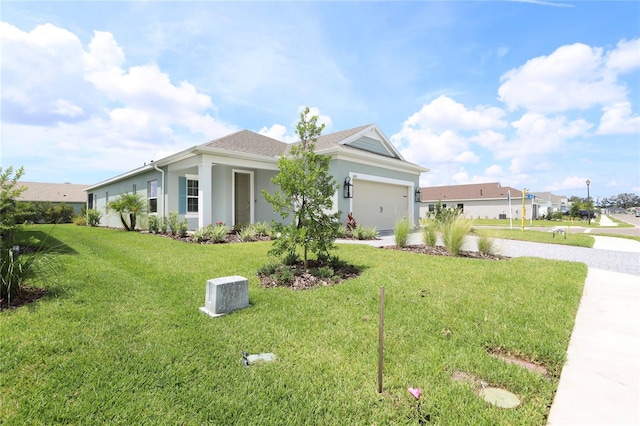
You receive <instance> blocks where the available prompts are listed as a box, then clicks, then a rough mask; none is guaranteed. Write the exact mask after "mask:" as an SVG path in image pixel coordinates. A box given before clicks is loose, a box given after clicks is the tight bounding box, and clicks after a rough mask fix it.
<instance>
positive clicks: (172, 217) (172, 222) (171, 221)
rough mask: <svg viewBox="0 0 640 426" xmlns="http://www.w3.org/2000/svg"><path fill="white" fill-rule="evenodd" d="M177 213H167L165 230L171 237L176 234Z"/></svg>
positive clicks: (177, 225) (177, 224)
mask: <svg viewBox="0 0 640 426" xmlns="http://www.w3.org/2000/svg"><path fill="white" fill-rule="evenodd" d="M178 227H179V223H178V212H171V213H169V218H168V219H167V228H168V230H169V232H170V233H171V234H172V235H176V234H177V233H178Z"/></svg>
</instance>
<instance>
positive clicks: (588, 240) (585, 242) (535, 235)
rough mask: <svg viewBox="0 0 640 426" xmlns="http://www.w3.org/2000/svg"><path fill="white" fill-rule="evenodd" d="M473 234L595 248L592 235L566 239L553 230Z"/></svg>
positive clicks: (508, 230) (575, 235) (478, 230)
mask: <svg viewBox="0 0 640 426" xmlns="http://www.w3.org/2000/svg"><path fill="white" fill-rule="evenodd" d="M472 233H473V234H475V235H485V236H490V237H491V238H501V239H506V240H520V241H531V242H535V243H549V244H562V245H568V246H576V247H593V244H594V242H595V240H594V238H593V237H592V236H590V235H591V234H571V233H568V234H567V238H566V239H565V238H564V236H562V235H556V236H555V237H554V235H553V233H552V232H551V230H549V231H532V230H525V231H522V230H520V229H499V228H491V229H482V228H481V229H478V228H473V229H472Z"/></svg>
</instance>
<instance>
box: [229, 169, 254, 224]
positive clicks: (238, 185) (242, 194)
mask: <svg viewBox="0 0 640 426" xmlns="http://www.w3.org/2000/svg"><path fill="white" fill-rule="evenodd" d="M233 190H234V191H233V192H234V200H233V201H234V213H233V214H234V216H233V224H234V225H246V224H249V223H251V175H250V174H249V173H239V172H235V173H234V187H233Z"/></svg>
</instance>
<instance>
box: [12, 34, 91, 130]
mask: <svg viewBox="0 0 640 426" xmlns="http://www.w3.org/2000/svg"><path fill="white" fill-rule="evenodd" d="M0 42H1V43H2V94H1V96H2V103H3V113H2V116H3V121H6V122H14V123H33V124H43V125H49V124H52V123H56V122H58V121H77V120H78V119H80V118H82V117H83V116H85V115H87V114H88V113H90V111H91V108H92V107H91V103H90V101H89V99H88V96H86V93H87V91H91V88H90V85H88V84H87V83H86V82H84V80H83V71H82V46H81V43H80V40H79V39H78V37H76V36H75V35H74V34H72V33H71V32H69V31H67V30H65V29H62V28H58V27H55V26H54V25H51V24H44V25H39V26H37V27H35V28H34V29H33V31H31V32H24V31H21V30H20V29H18V28H16V27H14V26H12V25H11V24H8V23H6V22H0Z"/></svg>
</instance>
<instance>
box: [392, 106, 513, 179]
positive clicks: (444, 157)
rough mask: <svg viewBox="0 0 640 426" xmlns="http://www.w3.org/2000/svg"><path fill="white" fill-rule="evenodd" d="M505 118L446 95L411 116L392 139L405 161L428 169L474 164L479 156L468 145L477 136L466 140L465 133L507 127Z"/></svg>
mask: <svg viewBox="0 0 640 426" xmlns="http://www.w3.org/2000/svg"><path fill="white" fill-rule="evenodd" d="M503 115H504V111H502V110H501V109H499V108H495V107H486V106H478V107H476V108H475V109H467V108H466V107H465V106H464V105H463V104H460V103H458V102H456V101H454V100H453V99H451V98H449V97H447V96H439V97H438V98H436V99H434V100H433V101H431V102H430V103H429V104H425V105H423V106H422V108H421V109H420V111H418V112H416V113H414V114H412V115H411V116H410V117H409V118H408V119H407V120H406V121H405V122H404V123H403V125H402V129H401V130H400V131H399V132H398V133H396V134H394V135H392V136H391V138H390V139H391V142H392V143H394V144H395V146H397V147H399V149H400V153H401V154H402V155H403V156H404V157H405V158H408V159H410V161H412V162H416V163H420V164H429V167H432V165H433V164H434V163H444V162H456V163H474V162H478V161H479V157H478V155H477V154H476V153H474V152H473V151H472V150H470V149H469V146H470V141H471V140H472V138H473V137H477V134H472V136H471V137H467V136H465V135H464V134H463V132H465V133H466V132H471V133H473V132H477V131H485V132H487V131H488V129H494V128H498V129H499V128H503V127H506V125H507V123H506V122H504V121H503V120H502V118H503Z"/></svg>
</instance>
